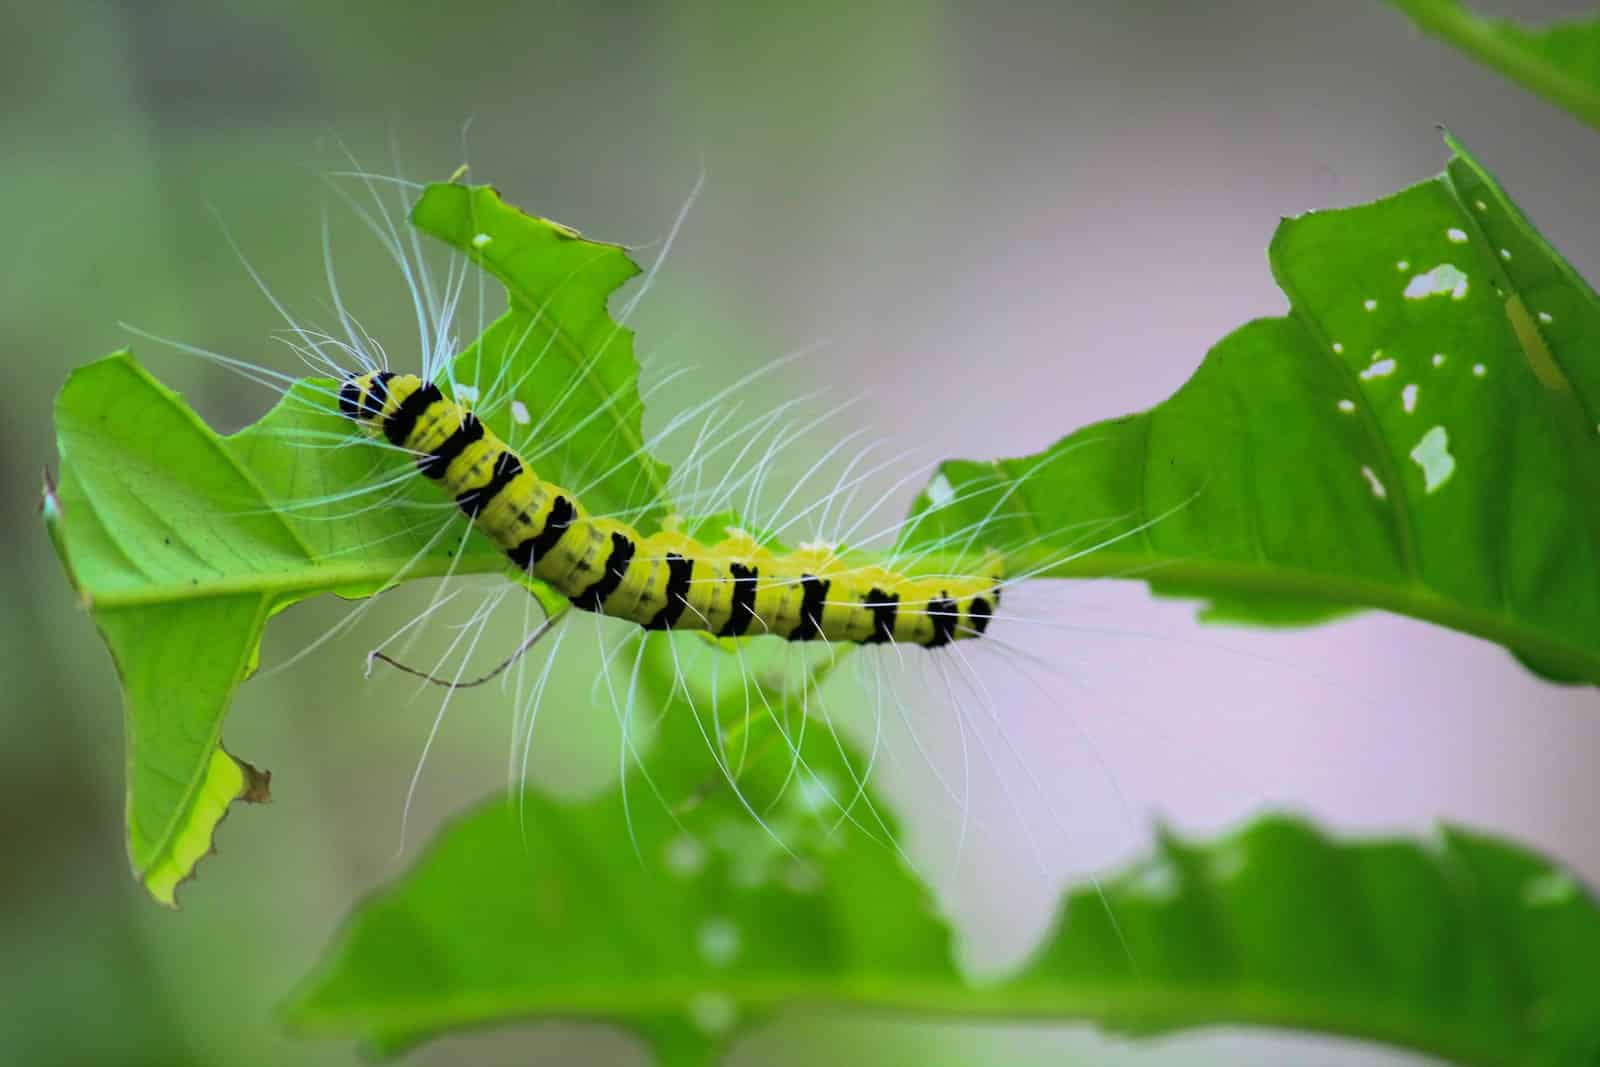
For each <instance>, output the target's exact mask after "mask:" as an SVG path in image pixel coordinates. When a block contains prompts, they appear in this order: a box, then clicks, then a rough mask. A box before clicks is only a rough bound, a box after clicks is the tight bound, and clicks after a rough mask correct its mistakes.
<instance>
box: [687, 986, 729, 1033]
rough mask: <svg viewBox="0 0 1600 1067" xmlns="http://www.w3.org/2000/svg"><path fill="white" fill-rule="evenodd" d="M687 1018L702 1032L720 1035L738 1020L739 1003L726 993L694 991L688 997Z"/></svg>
mask: <svg viewBox="0 0 1600 1067" xmlns="http://www.w3.org/2000/svg"><path fill="white" fill-rule="evenodd" d="M689 1020H690V1021H691V1022H693V1023H694V1025H695V1026H696V1027H698V1028H699V1030H700V1031H701V1032H702V1033H705V1034H710V1035H711V1036H712V1037H720V1036H722V1035H723V1034H725V1033H727V1032H728V1031H729V1030H732V1029H733V1024H734V1023H736V1022H738V1021H739V1005H737V1004H735V1003H734V1001H733V998H732V997H730V996H728V995H727V994H726V993H696V994H695V995H694V996H692V997H690V998H689Z"/></svg>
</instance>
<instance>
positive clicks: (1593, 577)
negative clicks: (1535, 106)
mask: <svg viewBox="0 0 1600 1067" xmlns="http://www.w3.org/2000/svg"><path fill="white" fill-rule="evenodd" d="M1451 144H1452V147H1453V148H1454V149H1455V157H1454V158H1453V159H1452V160H1451V161H1450V164H1449V167H1448V169H1447V170H1446V171H1445V173H1443V174H1441V175H1440V176H1439V177H1437V178H1435V179H1434V180H1432V181H1428V182H1424V183H1422V184H1421V185H1417V186H1414V187H1413V188H1410V189H1407V190H1405V191H1404V192H1401V193H1399V194H1397V195H1395V196H1391V197H1389V198H1387V199H1384V200H1380V201H1378V202H1377V203H1373V204H1366V205H1363V206H1360V207H1352V208H1346V209H1342V210H1336V211H1318V212H1313V213H1311V214H1309V215H1305V216H1302V217H1300V218H1296V219H1289V220H1287V221H1285V222H1284V223H1283V224H1282V225H1281V226H1280V227H1279V229H1278V233H1277V236H1276V237H1275V238H1274V239H1273V242H1272V247H1271V250H1270V253H1269V255H1270V259H1271V262H1272V267H1273V271H1274V274H1275V275H1276V277H1277V279H1278V282H1279V284H1280V285H1281V286H1282V288H1283V291H1284V292H1285V294H1287V296H1288V298H1289V303H1290V311H1289V314H1288V315H1287V316H1285V317H1283V318H1275V319H1261V320H1258V321H1256V322H1252V323H1249V324H1247V325H1245V326H1243V327H1241V328H1240V329H1238V330H1236V331H1235V332H1234V333H1233V334H1231V335H1229V336H1228V337H1226V338H1225V339H1223V341H1222V342H1221V343H1219V344H1218V345H1217V346H1216V347H1215V348H1213V349H1212V350H1211V352H1210V353H1209V354H1208V355H1207V356H1206V359H1205V362H1204V363H1203V364H1202V365H1201V366H1200V369H1199V370H1198V371H1197V372H1196V373H1195V375H1194V377H1192V378H1191V379H1190V380H1189V381H1188V382H1187V383H1186V384H1185V385H1184V386H1183V387H1182V388H1181V389H1179V390H1178V392H1177V393H1176V394H1174V395H1173V396H1172V397H1171V398H1170V399H1168V400H1167V401H1165V402H1164V403H1162V404H1160V405H1158V406H1156V407H1155V408H1153V409H1151V410H1150V411H1148V412H1145V413H1143V414H1139V415H1132V416H1129V417H1127V418H1122V419H1116V420H1112V421H1110V422H1105V423H1101V424H1098V425H1094V426H1090V427H1087V428H1085V429H1083V430H1079V431H1078V432H1076V433H1074V434H1072V435H1070V436H1068V437H1066V438H1064V439H1063V440H1062V441H1060V442H1059V443H1057V444H1056V445H1055V446H1053V447H1051V448H1050V449H1048V450H1046V451H1044V452H1041V453H1039V454H1037V455H1033V456H1027V457H1024V458H1021V459H1011V460H1003V461H999V462H993V463H987V462H982V463H980V462H968V461H959V462H953V463H948V464H946V465H945V466H944V467H943V468H942V469H941V471H940V473H939V474H938V475H937V476H936V477H935V479H934V481H933V483H932V484H931V485H930V486H929V488H928V490H927V492H926V493H924V495H923V496H922V498H921V499H920V501H919V509H920V510H919V521H918V522H917V523H916V524H915V525H914V526H913V527H912V528H911V529H910V530H909V531H908V535H907V541H908V544H910V545H913V546H915V545H925V546H930V547H937V546H940V545H947V544H949V543H951V541H952V540H955V539H967V538H968V535H969V533H970V531H972V530H973V529H974V528H979V527H981V528H982V530H983V540H984V541H987V542H988V543H991V544H993V545H996V546H997V547H1000V548H1005V549H1010V550H1011V567H1012V570H1013V572H1014V573H1022V574H1030V573H1037V574H1039V575H1042V576H1049V577H1077V576H1086V575H1111V576H1130V577H1138V578H1141V579H1144V580H1146V581H1148V582H1149V583H1150V585H1151V587H1152V588H1153V589H1154V590H1155V591H1157V592H1158V593H1166V594H1173V595H1181V596H1194V597H1202V598H1205V599H1206V600H1208V601H1209V602H1210V607H1209V609H1208V616H1209V617H1211V618H1220V619H1228V620H1236V621H1241V622H1248V623H1257V624H1270V623H1282V622H1296V623H1305V622H1314V621H1317V620H1319V619H1322V618H1328V617H1331V616H1333V615H1337V614H1339V613H1341V612H1345V611H1349V610H1352V609H1356V608H1382V609H1386V610H1389V611H1395V612H1399V613H1402V614H1406V615H1412V616H1415V617H1417V618H1420V619H1426V620H1429V621H1431V622H1436V623H1439V624H1442V625H1445V626H1449V627H1452V628H1454V629H1457V630H1462V631H1465V632H1467V633H1471V634H1477V635H1478V636H1480V637H1484V638H1487V639H1489V640H1491V641H1495V642H1497V643H1499V644H1501V645H1503V646H1505V647H1506V648H1508V649H1510V650H1511V651H1512V652H1513V653H1515V654H1516V655H1517V656H1518V657H1520V658H1521V659H1522V660H1523V661H1524V662H1525V663H1527V664H1528V665H1529V666H1531V667H1532V668H1534V669H1535V670H1537V671H1539V672H1541V673H1543V674H1545V675H1546V676H1549V677H1552V678H1558V679H1562V680H1571V681H1584V682H1589V683H1595V682H1600V439H1597V435H1596V418H1597V413H1600V359H1597V358H1596V355H1595V352H1594V350H1593V346H1592V344H1591V343H1590V342H1591V340H1592V339H1593V338H1595V337H1597V336H1600V300H1597V299H1596V296H1595V293H1594V291H1593V290H1592V289H1591V288H1590V287H1589V285H1588V284H1587V283H1586V282H1585V281H1584V280H1583V279H1582V278H1581V277H1579V276H1578V275H1577V273H1576V272H1574V271H1573V270H1572V268H1571V267H1570V266H1569V265H1568V264H1567V263H1566V261H1564V260H1563V259H1562V258H1561V256H1560V255H1559V254H1557V253H1556V251H1555V250H1554V249H1553V248H1551V247H1550V245H1549V244H1548V243H1547V242H1546V241H1545V240H1544V239H1543V238H1542V237H1541V236H1540V235H1539V233H1538V232H1537V231H1536V230H1535V229H1534V228H1533V226H1532V225H1531V224H1530V223H1529V222H1528V220H1527V219H1526V218H1524V217H1523V215H1522V213H1521V212H1520V211H1519V210H1518V209H1517V207H1516V205H1515V204H1513V203H1512V201H1511V199H1510V198H1509V197H1508V196H1507V195H1506V194H1505V193H1504V192H1503V191H1502V190H1501V189H1500V187H1499V186H1498V185H1497V184H1496V183H1495V182H1494V180H1493V179H1492V178H1491V177H1490V176H1489V175H1488V173H1487V172H1486V171H1485V170H1484V169H1483V168H1482V167H1481V166H1480V165H1479V164H1477V163H1476V162H1475V161H1474V160H1473V159H1472V158H1471V157H1470V156H1468V155H1467V153H1466V152H1465V151H1464V150H1463V149H1462V148H1461V147H1460V146H1459V145H1457V144H1455V143H1454V142H1453V141H1452V142H1451ZM929 559H930V560H931V561H933V562H932V563H931V564H930V565H933V566H950V564H948V563H946V562H943V561H940V560H939V558H938V555H937V553H935V554H934V555H931V556H930V557H929Z"/></svg>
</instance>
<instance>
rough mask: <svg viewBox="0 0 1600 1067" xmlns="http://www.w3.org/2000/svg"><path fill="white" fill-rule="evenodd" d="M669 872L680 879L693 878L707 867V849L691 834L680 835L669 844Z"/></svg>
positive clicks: (667, 850)
mask: <svg viewBox="0 0 1600 1067" xmlns="http://www.w3.org/2000/svg"><path fill="white" fill-rule="evenodd" d="M666 861H667V870H669V871H671V872H672V873H673V874H675V875H677V876H678V877H679V878H693V877H694V876H695V875H697V874H699V873H700V872H701V871H702V870H704V869H705V866H706V847H705V846H704V845H702V844H701V843H700V842H699V841H698V840H696V839H695V838H694V837H693V836H692V835H690V834H679V835H678V836H677V837H674V838H673V839H672V840H671V841H669V842H667V848H666Z"/></svg>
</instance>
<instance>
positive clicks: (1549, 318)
mask: <svg viewBox="0 0 1600 1067" xmlns="http://www.w3.org/2000/svg"><path fill="white" fill-rule="evenodd" d="M1539 321H1540V322H1542V323H1544V324H1545V325H1546V326H1548V325H1550V324H1551V323H1552V322H1554V321H1556V317H1555V316H1554V315H1552V314H1550V312H1548V311H1541V312H1539Z"/></svg>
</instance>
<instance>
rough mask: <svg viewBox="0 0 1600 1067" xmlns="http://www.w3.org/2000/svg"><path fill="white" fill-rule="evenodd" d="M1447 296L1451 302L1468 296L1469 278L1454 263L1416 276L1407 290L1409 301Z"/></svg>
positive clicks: (1443, 264) (1439, 266) (1444, 264)
mask: <svg viewBox="0 0 1600 1067" xmlns="http://www.w3.org/2000/svg"><path fill="white" fill-rule="evenodd" d="M1445 295H1448V296H1449V297H1450V299H1451V300H1460V299H1462V298H1464V297H1465V296H1466V295H1467V276H1466V275H1465V274H1463V273H1461V269H1460V268H1459V267H1457V266H1456V265H1455V264H1453V263H1441V264H1439V265H1438V266H1437V267H1435V268H1433V269H1432V270H1430V271H1426V272H1424V273H1422V274H1417V275H1414V276H1413V277H1412V279H1411V281H1410V282H1409V283H1408V284H1407V285H1406V289H1405V297H1406V299H1407V300H1424V299H1426V298H1428V297H1430V296H1445Z"/></svg>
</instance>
